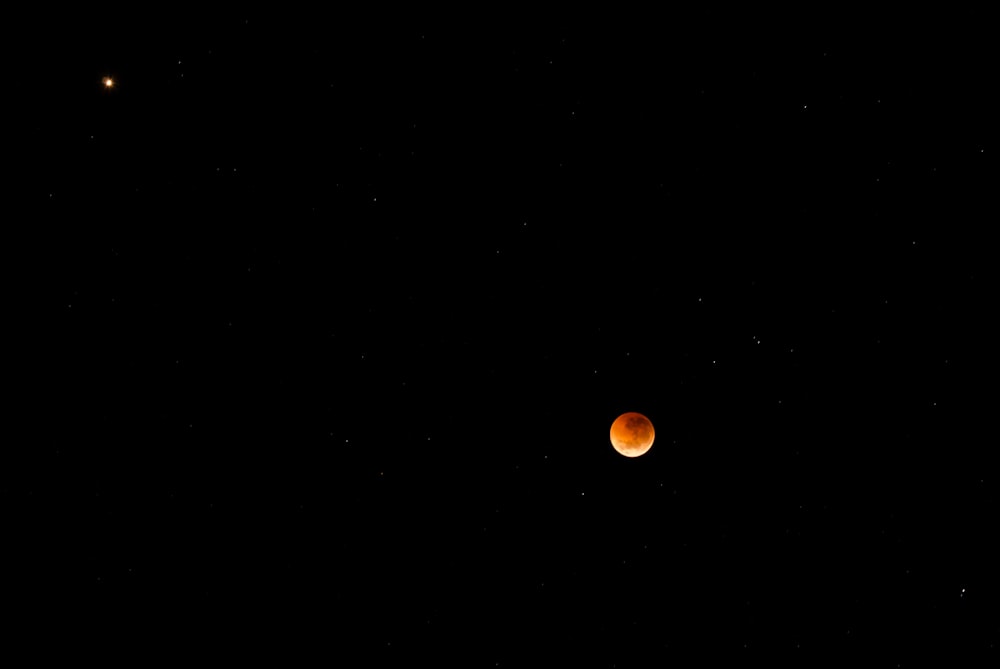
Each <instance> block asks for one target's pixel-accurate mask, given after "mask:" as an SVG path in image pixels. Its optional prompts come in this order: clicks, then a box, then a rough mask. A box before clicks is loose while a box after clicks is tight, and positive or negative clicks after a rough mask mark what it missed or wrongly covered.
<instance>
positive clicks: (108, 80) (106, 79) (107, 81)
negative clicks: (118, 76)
mask: <svg viewBox="0 0 1000 669" xmlns="http://www.w3.org/2000/svg"><path fill="white" fill-rule="evenodd" d="M114 85H115V80H114V79H112V78H111V77H104V87H105V88H113V87H114Z"/></svg>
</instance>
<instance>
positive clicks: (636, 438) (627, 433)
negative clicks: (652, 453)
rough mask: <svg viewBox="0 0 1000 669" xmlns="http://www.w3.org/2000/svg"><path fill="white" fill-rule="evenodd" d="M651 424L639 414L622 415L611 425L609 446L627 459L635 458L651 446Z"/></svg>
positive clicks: (630, 412)
mask: <svg viewBox="0 0 1000 669" xmlns="http://www.w3.org/2000/svg"><path fill="white" fill-rule="evenodd" d="M653 436H654V434H653V423H652V422H650V420H649V419H648V418H646V417H645V416H643V415H642V414H641V413H636V412H634V411H629V412H628V413H623V414H622V415H621V416H618V418H616V419H615V422H614V423H612V424H611V445H612V446H614V447H615V450H616V451H618V452H619V453H621V454H622V455H624V456H625V457H627V458H637V457H639V456H640V455H642V454H643V453H645V452H646V451H648V450H649V448H650V446H652V445H653Z"/></svg>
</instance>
